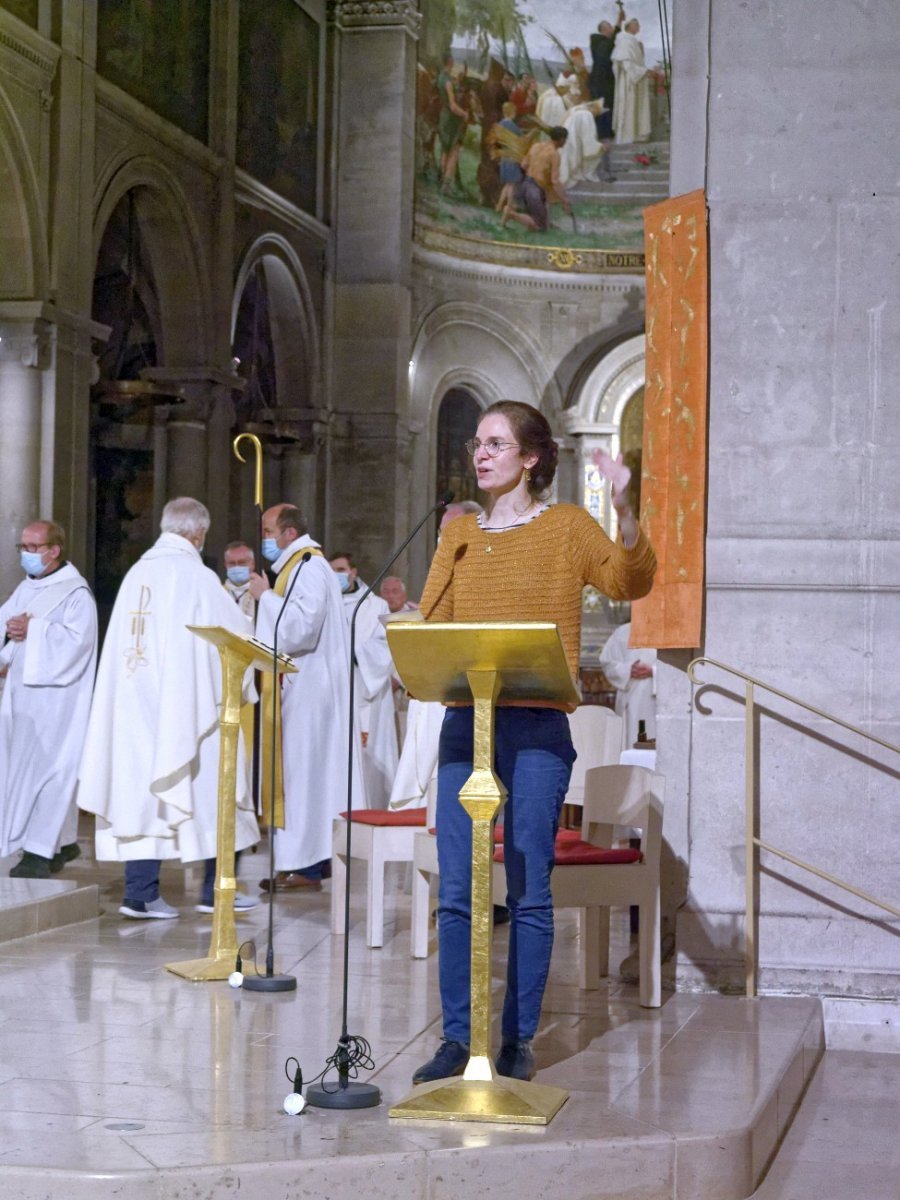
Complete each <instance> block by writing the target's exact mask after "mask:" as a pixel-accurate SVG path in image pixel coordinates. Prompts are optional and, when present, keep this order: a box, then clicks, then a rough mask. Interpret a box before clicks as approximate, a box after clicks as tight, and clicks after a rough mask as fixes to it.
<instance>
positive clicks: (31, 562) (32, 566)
mask: <svg viewBox="0 0 900 1200" xmlns="http://www.w3.org/2000/svg"><path fill="white" fill-rule="evenodd" d="M19 562H20V563H21V564H22V570H23V571H24V572H25V574H26V575H42V574H43V573H44V558H43V555H41V554H38V553H36V552H35V551H33V550H20V551H19Z"/></svg>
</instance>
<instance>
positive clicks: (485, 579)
mask: <svg viewBox="0 0 900 1200" xmlns="http://www.w3.org/2000/svg"><path fill="white" fill-rule="evenodd" d="M655 572H656V555H655V554H654V553H653V547H652V546H651V545H650V542H649V541H648V540H647V538H646V536H645V535H644V533H643V531H641V534H640V536H639V537H638V540H637V542H636V543H635V545H634V546H633V547H632V548H631V549H630V550H626V549H625V546H624V545H623V544H622V541H621V539H620V540H618V541H616V542H613V541H611V540H610V538H609V537H608V536H607V534H606V533H604V531H603V530H602V529H601V528H600V526H599V525H598V524H597V522H596V521H595V520H594V519H593V517H591V515H590V514H589V513H588V512H586V511H585V509H583V508H579V507H578V506H577V505H574V504H554V505H551V506H550V507H549V508H547V509H545V510H544V512H542V513H541V514H540V515H539V516H537V517H535V518H534V520H532V521H529V522H528V524H527V525H520V526H518V527H517V528H514V529H507V530H505V531H504V532H502V533H489V532H485V531H483V530H482V529H480V528H479V527H478V522H477V520H476V518H475V517H474V516H469V517H457V519H456V520H455V521H451V522H450V524H449V525H448V526H447V527H446V528H445V529H444V531H443V533H442V534H441V541H440V545H439V546H438V548H437V551H436V552H435V556H434V560H433V561H432V564H431V570H430V571H429V572H428V579H427V580H426V583H425V591H424V592H423V594H422V603H421V608H422V614H423V616H424V617H425V620H426V621H555V622H556V624H557V626H558V627H559V633H560V637H561V638H562V643H563V646H564V648H565V652H566V658H567V659H568V661H569V666H570V667H571V670H572V674H573V675H574V676H575V677H576V678H577V676H578V660H579V655H580V648H581V647H580V642H581V591H582V588H583V587H584V586H585V584H588V583H590V584H593V585H594V587H596V588H599V589H600V591H601V592H604V593H605V594H606V595H607V596H609V597H610V599H612V600H637V599H639V598H640V597H641V596H646V594H647V593H648V592H649V591H650V588H651V586H652V585H653V576H654V573H655Z"/></svg>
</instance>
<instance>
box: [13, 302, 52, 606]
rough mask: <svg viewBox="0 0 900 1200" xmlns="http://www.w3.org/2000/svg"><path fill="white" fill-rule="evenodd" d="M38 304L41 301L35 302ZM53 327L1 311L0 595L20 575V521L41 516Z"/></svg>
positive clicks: (25, 521)
mask: <svg viewBox="0 0 900 1200" xmlns="http://www.w3.org/2000/svg"><path fill="white" fill-rule="evenodd" d="M33 307H39V306H33ZM51 336H52V326H51V325H50V324H49V323H48V322H47V321H44V320H42V319H40V318H39V317H37V318H31V319H28V318H26V317H21V318H20V319H11V318H9V317H5V316H4V315H3V313H2V310H0V428H2V430H3V436H2V437H0V596H2V597H3V599H5V598H6V597H7V596H8V595H9V593H10V592H11V591H12V590H13V588H14V587H15V586H16V584H17V583H19V581H20V580H21V578H22V572H21V571H20V570H19V565H18V556H17V554H16V552H15V549H14V545H15V543H16V542H17V541H18V540H19V534H20V533H21V532H22V527H23V525H26V524H28V522H29V521H33V520H35V519H36V518H37V517H40V516H42V515H48V514H42V513H41V511H40V507H41V424H42V422H41V416H42V392H43V374H44V370H45V369H46V368H47V367H49V366H50V362H51Z"/></svg>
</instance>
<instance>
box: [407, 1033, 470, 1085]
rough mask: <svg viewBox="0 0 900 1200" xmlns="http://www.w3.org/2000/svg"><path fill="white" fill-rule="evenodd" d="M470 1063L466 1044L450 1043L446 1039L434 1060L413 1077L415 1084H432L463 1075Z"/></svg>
mask: <svg viewBox="0 0 900 1200" xmlns="http://www.w3.org/2000/svg"><path fill="white" fill-rule="evenodd" d="M468 1061H469V1047H468V1046H467V1045H466V1044H465V1043H464V1042H449V1041H447V1039H446V1038H445V1039H444V1040H443V1041H442V1042H441V1044H440V1045H439V1046H438V1048H437V1052H436V1053H435V1055H434V1057H433V1058H429V1060H428V1062H427V1063H425V1064H424V1065H423V1066H421V1067H419V1069H418V1071H416V1073H415V1075H413V1078H412V1081H413V1083H432V1082H433V1081H434V1080H435V1079H449V1078H450V1077H451V1075H462V1073H463V1071H464V1070H465V1069H466V1063H467V1062H468Z"/></svg>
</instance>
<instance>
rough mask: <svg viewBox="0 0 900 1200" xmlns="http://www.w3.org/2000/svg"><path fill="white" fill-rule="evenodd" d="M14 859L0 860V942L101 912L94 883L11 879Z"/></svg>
mask: <svg viewBox="0 0 900 1200" xmlns="http://www.w3.org/2000/svg"><path fill="white" fill-rule="evenodd" d="M16 861H17V857H16V858H11V859H9V860H0V871H2V872H3V874H2V876H0V942H8V941H11V940H13V939H14V938H23V937H28V936H29V935H31V934H35V933H44V932H46V931H47V930H50V929H59V928H60V927H61V926H63V925H72V924H75V923H76V922H78V921H90V920H91V919H92V918H94V917H97V916H99V913H100V891H99V888H98V886H97V884H96V883H84V882H80V881H78V882H76V881H73V880H67V879H58V878H55V877H54V878H51V879H10V878H9V875H8V871H9V867H10V866H14V865H15V863H16Z"/></svg>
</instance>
